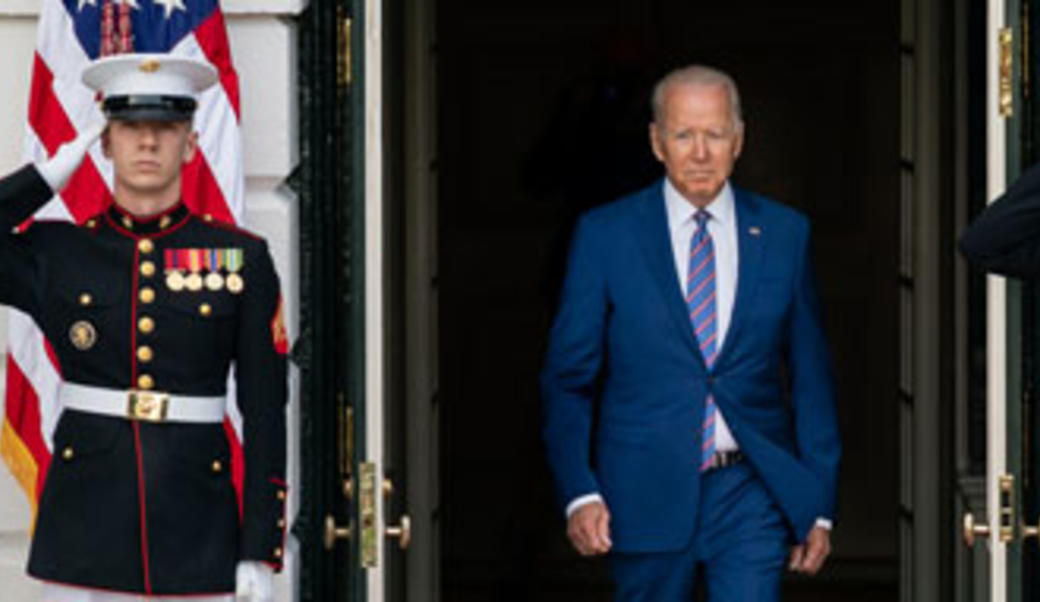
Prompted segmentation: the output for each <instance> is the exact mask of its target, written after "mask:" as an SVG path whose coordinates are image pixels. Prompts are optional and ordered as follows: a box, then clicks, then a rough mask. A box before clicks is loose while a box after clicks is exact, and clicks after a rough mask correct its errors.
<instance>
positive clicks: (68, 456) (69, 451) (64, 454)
mask: <svg viewBox="0 0 1040 602" xmlns="http://www.w3.org/2000/svg"><path fill="white" fill-rule="evenodd" d="M75 455H76V452H74V451H72V448H71V447H66V448H65V449H64V450H63V451H62V452H61V457H62V458H63V459H64V460H65V461H66V462H67V461H69V460H71V459H72V458H73V457H75Z"/></svg>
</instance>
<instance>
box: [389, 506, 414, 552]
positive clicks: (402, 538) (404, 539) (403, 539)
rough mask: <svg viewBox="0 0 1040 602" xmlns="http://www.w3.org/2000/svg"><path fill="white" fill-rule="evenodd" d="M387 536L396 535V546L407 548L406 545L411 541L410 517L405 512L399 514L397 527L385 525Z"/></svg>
mask: <svg viewBox="0 0 1040 602" xmlns="http://www.w3.org/2000/svg"><path fill="white" fill-rule="evenodd" d="M386 536H387V537H396V538H397V546H398V547H399V548H401V549H402V550H407V549H408V546H409V545H411V543H412V519H411V517H409V516H408V515H407V514H404V515H402V516H401V525H400V526H399V527H387V528H386Z"/></svg>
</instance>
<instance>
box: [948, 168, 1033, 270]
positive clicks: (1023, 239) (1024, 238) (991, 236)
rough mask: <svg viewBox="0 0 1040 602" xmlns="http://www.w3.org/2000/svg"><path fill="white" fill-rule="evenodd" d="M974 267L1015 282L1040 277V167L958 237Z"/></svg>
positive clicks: (1021, 180)
mask: <svg viewBox="0 0 1040 602" xmlns="http://www.w3.org/2000/svg"><path fill="white" fill-rule="evenodd" d="M960 249H961V253H963V254H964V256H965V257H966V258H967V259H968V261H970V262H971V263H973V264H974V265H976V266H978V267H980V268H983V269H985V270H987V271H990V272H996V273H998V274H1003V275H1005V276H1015V277H1018V278H1030V277H1034V276H1037V275H1040V166H1034V167H1032V168H1031V169H1029V171H1027V172H1026V173H1024V174H1022V176H1021V177H1019V179H1018V180H1016V181H1015V183H1014V184H1012V185H1011V187H1010V188H1008V190H1007V191H1006V192H1005V193H1004V194H1003V195H1001V196H1000V197H999V198H998V199H997V200H996V201H994V202H993V203H992V204H991V205H990V206H989V207H987V208H986V210H985V211H983V212H982V214H981V215H979V216H978V218H976V220H975V221H974V222H973V223H972V224H971V225H970V226H968V228H967V229H966V230H965V231H964V233H963V234H962V235H961V239H960Z"/></svg>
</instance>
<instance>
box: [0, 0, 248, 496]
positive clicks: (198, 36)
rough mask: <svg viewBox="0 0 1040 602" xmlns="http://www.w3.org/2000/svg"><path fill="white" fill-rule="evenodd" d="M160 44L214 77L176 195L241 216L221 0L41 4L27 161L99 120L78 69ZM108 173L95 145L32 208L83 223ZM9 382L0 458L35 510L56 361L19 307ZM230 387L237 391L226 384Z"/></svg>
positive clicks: (101, 199) (203, 209)
mask: <svg viewBox="0 0 1040 602" xmlns="http://www.w3.org/2000/svg"><path fill="white" fill-rule="evenodd" d="M129 51H133V52H167V53H170V54H173V55H179V56H188V57H192V58H196V59H201V60H204V61H208V62H209V63H210V64H212V65H213V66H214V67H216V69H217V71H218V72H219V74H220V83H219V85H216V86H214V87H213V88H211V89H210V90H208V91H207V92H205V93H204V94H203V95H202V96H201V97H200V98H199V108H198V110H197V112H196V114H195V127H196V129H197V130H198V132H199V147H200V150H201V153H198V154H197V155H196V157H195V160H194V161H193V162H192V163H191V164H189V165H187V166H185V168H184V172H183V178H182V179H183V191H182V195H183V199H184V202H185V203H186V204H187V205H188V206H189V207H190V208H191V209H192V210H193V211H194V212H196V213H210V214H212V215H213V216H214V217H215V218H216V219H222V220H225V221H228V222H232V223H238V222H240V221H241V216H242V207H243V192H244V182H243V173H242V139H241V132H240V129H239V117H240V112H239V93H238V76H237V75H236V73H235V69H234V66H233V65H232V61H231V51H230V48H229V46H228V39H227V30H226V27H225V24H224V16H223V13H222V12H221V10H220V6H219V3H218V1H217V0H43V1H42V5H41V8H40V20H39V25H38V30H37V40H36V53H35V57H34V62H33V68H32V83H31V87H30V98H29V115H28V124H27V125H28V127H27V132H26V139H25V157H26V159H27V160H29V161H34V162H37V161H41V160H44V159H46V158H47V157H49V156H51V155H53V154H54V152H55V150H57V148H58V146H59V145H61V144H62V143H64V142H67V141H69V140H72V139H73V138H75V137H76V134H77V132H78V131H79V130H80V129H82V128H84V127H86V126H88V125H89V124H91V123H92V122H94V121H96V120H98V119H100V118H101V117H100V114H99V113H98V109H97V102H96V97H95V94H94V92H93V91H91V90H90V89H89V88H87V87H86V86H84V85H83V84H82V83H81V81H80V75H81V74H82V72H83V69H84V67H86V66H87V64H89V63H90V61H92V60H94V59H96V58H98V57H100V56H103V55H106V54H111V53H113V52H116V53H118V52H129ZM111 191H112V169H111V165H110V164H109V163H108V162H107V161H106V160H105V159H104V158H103V156H102V155H101V150H100V148H99V145H97V144H95V145H94V147H93V148H92V149H91V151H90V154H89V155H88V157H87V158H86V160H85V161H84V162H83V165H82V166H81V167H80V169H79V171H78V172H76V174H75V175H74V176H73V178H72V179H71V180H70V181H69V183H68V185H67V186H66V187H65V189H64V190H63V191H62V192H61V194H60V195H59V196H55V197H54V198H53V199H51V201H50V202H49V203H48V204H47V205H45V206H44V207H43V208H42V209H40V211H39V212H38V213H37V214H36V217H37V218H39V217H47V218H48V219H67V220H75V221H77V222H82V221H84V220H86V219H87V218H88V217H90V216H91V215H94V214H96V213H98V212H99V211H101V210H102V209H103V208H105V207H106V206H108V204H109V203H111V202H112V192H111ZM8 344H9V350H8V355H7V388H6V392H5V395H6V399H5V407H4V421H3V427H2V429H3V430H2V434H0V454H2V455H3V457H4V460H5V461H6V462H7V465H8V467H9V468H10V470H11V472H12V473H13V474H14V476H15V478H16V479H17V480H18V482H19V484H20V485H21V486H22V488H23V489H25V492H26V494H27V495H28V496H29V500H30V503H31V505H32V509H33V515H34V516H35V511H36V503H37V500H38V499H39V494H40V491H41V489H42V487H43V481H44V478H45V476H46V474H47V467H48V465H49V463H50V458H51V451H52V441H51V435H52V433H53V431H54V428H55V426H56V424H57V421H58V416H59V414H60V413H61V408H60V406H59V404H58V398H57V392H58V387H59V384H60V382H61V374H60V369H59V367H58V365H57V361H56V359H55V356H54V354H53V352H52V351H51V350H50V348H49V345H48V343H47V341H46V340H45V339H44V337H43V333H42V332H41V331H40V329H39V328H37V327H36V325H35V324H34V323H33V322H32V320H31V319H30V318H29V317H28V316H27V315H25V314H22V313H20V312H18V311H16V310H14V309H12V310H11V312H10V329H9V343H8ZM229 394H233V388H232V383H231V381H229ZM225 427H226V430H227V432H228V437H229V439H230V440H231V443H232V450H233V452H234V458H233V462H232V464H233V469H234V479H235V484H236V486H237V487H238V488H239V491H241V483H242V456H241V445H240V444H239V442H240V441H241V437H240V433H241V417H240V416H239V415H238V410H237V406H236V405H235V404H234V403H229V404H228V418H227V420H226V421H225Z"/></svg>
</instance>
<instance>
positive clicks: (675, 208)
mask: <svg viewBox="0 0 1040 602" xmlns="http://www.w3.org/2000/svg"><path fill="white" fill-rule="evenodd" d="M664 204H665V208H666V209H667V212H668V229H669V230H672V231H674V230H675V229H676V228H678V227H679V226H682V225H683V224H685V223H686V222H688V221H691V220H692V219H693V214H694V213H696V212H697V208H696V207H694V206H693V203H691V202H689V201H687V200H686V199H685V198H684V197H683V196H682V194H681V193H680V192H679V191H678V190H676V188H675V186H674V185H673V184H672V181H671V180H669V179H668V178H665V179H664ZM705 210H707V211H708V213H710V214H711V219H712V221H714V222H718V223H719V224H720V225H726V224H731V223H733V218H734V213H735V207H734V201H733V187H732V186H730V185H729V180H726V183H725V184H723V185H722V190H720V191H719V194H718V195H716V196H715V198H714V199H712V201H711V202H710V203H708V205H707V206H706V207H705Z"/></svg>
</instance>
